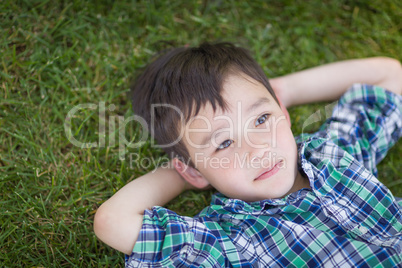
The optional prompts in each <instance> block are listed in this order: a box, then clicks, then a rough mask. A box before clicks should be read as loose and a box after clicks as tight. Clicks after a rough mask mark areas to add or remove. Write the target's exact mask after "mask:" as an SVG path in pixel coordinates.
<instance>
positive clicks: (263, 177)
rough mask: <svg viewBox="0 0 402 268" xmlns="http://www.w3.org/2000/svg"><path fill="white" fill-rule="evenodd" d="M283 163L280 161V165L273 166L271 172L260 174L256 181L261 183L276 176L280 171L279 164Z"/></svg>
mask: <svg viewBox="0 0 402 268" xmlns="http://www.w3.org/2000/svg"><path fill="white" fill-rule="evenodd" d="M281 162H282V161H279V162H278V163H276V164H275V166H273V167H272V168H270V169H269V170H267V171H265V172H263V173H262V174H260V175H259V176H258V177H257V178H255V179H254V180H255V181H261V180H265V179H268V178H269V177H271V176H273V175H275V174H276V173H277V172H278V171H279V164H280V163H281Z"/></svg>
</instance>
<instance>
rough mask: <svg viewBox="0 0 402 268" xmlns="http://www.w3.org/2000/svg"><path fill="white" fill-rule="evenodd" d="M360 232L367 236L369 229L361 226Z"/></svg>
mask: <svg viewBox="0 0 402 268" xmlns="http://www.w3.org/2000/svg"><path fill="white" fill-rule="evenodd" d="M359 231H360V232H361V233H362V234H365V233H367V232H368V229H367V228H366V227H364V226H360V227H359Z"/></svg>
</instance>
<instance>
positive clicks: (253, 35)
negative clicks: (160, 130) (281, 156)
mask: <svg viewBox="0 0 402 268" xmlns="http://www.w3.org/2000/svg"><path fill="white" fill-rule="evenodd" d="M0 15H1V20H0V33H1V39H0V40H1V41H0V55H1V58H0V61H1V64H0V87H1V90H0V214H1V216H0V226H1V227H0V228H1V231H0V263H1V266H2V267H92V266H101V267H105V266H111V267H116V266H123V264H124V263H123V261H124V256H123V255H122V254H120V253H118V252H117V251H115V250H112V249H110V248H109V247H107V246H106V245H105V244H103V243H102V242H100V241H99V240H97V239H96V237H95V235H94V233H93V227H92V224H93V217H94V214H95V212H96V210H97V208H98V207H99V206H100V205H101V204H102V202H103V201H105V200H106V199H108V198H109V197H110V196H112V195H113V193H115V192H116V191H117V190H119V189H120V188H121V187H122V186H124V185H125V184H126V183H127V182H129V181H131V180H133V179H135V178H136V177H138V176H140V175H142V174H145V173H147V172H149V171H151V170H152V169H153V168H155V167H156V166H158V165H159V164H160V161H163V160H164V159H165V158H166V157H165V156H164V155H163V152H162V151H160V150H159V149H155V148H154V146H152V144H153V142H152V140H150V139H147V140H146V141H144V142H143V145H142V146H140V147H137V148H129V147H128V146H126V145H127V144H128V143H129V142H130V141H131V142H132V143H134V144H137V143H138V142H140V141H141V135H142V134H143V132H142V131H141V129H139V127H138V126H137V125H136V124H135V122H134V121H131V122H128V120H126V119H127V118H129V117H130V116H132V115H133V113H132V112H131V105H130V101H129V99H128V97H127V94H128V92H129V86H130V81H131V80H132V78H133V77H134V76H135V75H136V73H138V70H139V69H140V68H142V67H143V66H144V65H145V64H146V63H147V62H148V61H149V60H150V59H151V58H152V56H153V55H154V54H155V53H156V52H157V51H159V50H161V49H163V48H166V47H168V46H171V45H176V46H182V45H190V46H191V45H197V44H199V43H200V42H202V41H219V40H220V41H231V42H235V43H236V44H238V45H241V46H245V47H247V48H249V49H250V50H251V51H252V53H253V55H254V56H255V58H256V59H257V61H258V62H259V63H260V64H261V65H262V66H263V68H264V71H265V72H266V74H267V75H268V76H269V77H275V76H279V75H283V74H286V73H290V72H293V71H297V70H302V69H304V68H308V67H312V66H315V65H319V64H323V63H327V62H333V61H337V60H343V59H351V58H361V57H371V56H389V57H394V58H397V59H399V60H400V61H401V60H402V54H401V48H402V35H401V33H402V20H401V17H402V2H401V1H399V0H374V1H364V0H355V1H347V0H333V1H330V0H317V1H262V0H260V1H223V0H215V1H214V0H210V1H208V0H204V1H184V0H182V1H116V2H114V1H49V0H48V1H11V0H5V1H1V2H0ZM326 105H327V104H326V103H322V104H315V105H309V106H303V107H296V108H291V109H290V110H289V112H290V114H291V119H292V122H293V125H292V128H293V131H294V133H296V134H300V133H301V132H302V128H303V123H304V122H306V120H307V118H308V117H309V116H310V115H311V114H313V113H314V112H316V111H317V110H320V111H322V113H321V114H325V110H324V109H325V106H326ZM124 120H126V121H124ZM323 120H325V118H324V117H322V118H320V120H319V122H317V123H314V124H311V125H309V126H308V127H307V129H304V130H303V131H313V130H315V129H317V128H318V127H319V124H320V122H323ZM119 126H122V128H119ZM85 143H88V144H92V145H94V146H92V147H91V148H88V147H89V146H87V144H85ZM82 147H83V148H82ZM401 155H402V143H401V142H399V143H398V144H397V145H396V146H395V147H394V148H393V149H392V150H391V151H390V152H389V154H388V156H387V158H386V159H385V160H384V161H383V162H382V163H381V164H380V166H379V179H380V180H381V181H383V182H384V183H385V184H386V185H387V186H388V187H389V188H390V189H391V190H392V191H393V192H394V194H395V195H396V196H401V197H402V176H401V175H402V174H401V170H402V169H401V167H402V159H401ZM123 158H124V159H123ZM149 159H151V160H153V161H150V160H149ZM210 195H211V192H202V193H200V192H187V193H185V194H183V195H181V196H180V197H178V198H177V199H175V200H174V201H172V202H171V203H170V204H169V208H171V209H173V210H175V211H178V212H180V213H182V214H185V215H194V214H195V213H197V211H199V210H200V209H201V208H202V207H204V206H206V205H207V204H208V202H209V198H210Z"/></svg>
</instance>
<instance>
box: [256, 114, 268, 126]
mask: <svg viewBox="0 0 402 268" xmlns="http://www.w3.org/2000/svg"><path fill="white" fill-rule="evenodd" d="M267 118H268V114H263V115H261V116H260V117H259V118H258V119H257V120H256V121H255V126H256V127H257V126H259V125H261V124H264V123H265V121H267Z"/></svg>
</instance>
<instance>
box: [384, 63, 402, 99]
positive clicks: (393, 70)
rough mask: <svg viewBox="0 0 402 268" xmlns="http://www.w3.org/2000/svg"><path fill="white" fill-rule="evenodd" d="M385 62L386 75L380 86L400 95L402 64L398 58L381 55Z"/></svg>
mask: <svg viewBox="0 0 402 268" xmlns="http://www.w3.org/2000/svg"><path fill="white" fill-rule="evenodd" d="M379 60H381V61H383V62H384V68H386V75H385V77H384V79H383V80H382V81H381V83H380V86H383V87H384V88H386V89H388V90H389V91H392V92H394V93H396V94H398V95H401V93H402V65H401V63H400V62H399V61H398V60H397V59H393V58H387V57H379Z"/></svg>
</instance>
